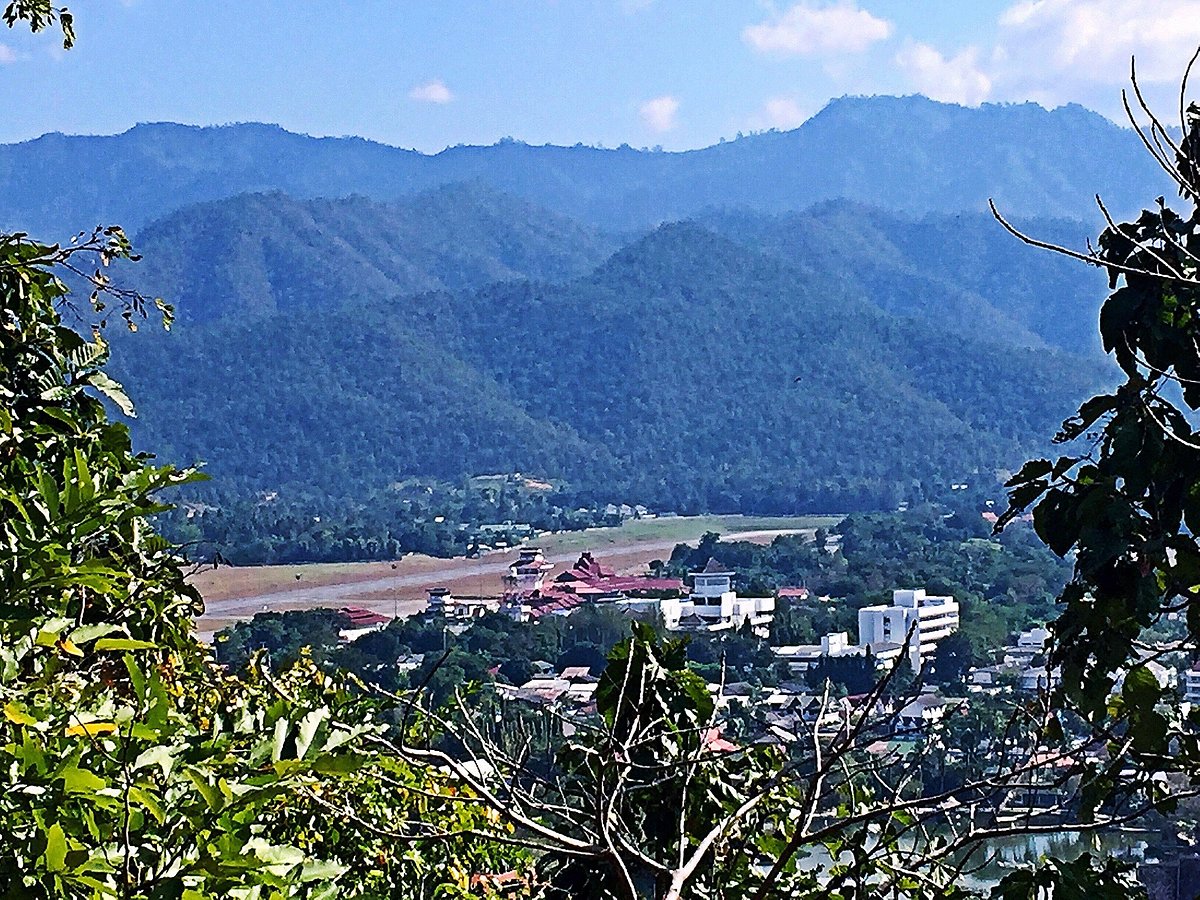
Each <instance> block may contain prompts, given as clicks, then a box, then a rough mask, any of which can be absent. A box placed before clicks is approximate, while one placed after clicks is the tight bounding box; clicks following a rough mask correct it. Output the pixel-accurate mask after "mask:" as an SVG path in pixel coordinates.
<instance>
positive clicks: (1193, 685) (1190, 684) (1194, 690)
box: [1179, 663, 1200, 706]
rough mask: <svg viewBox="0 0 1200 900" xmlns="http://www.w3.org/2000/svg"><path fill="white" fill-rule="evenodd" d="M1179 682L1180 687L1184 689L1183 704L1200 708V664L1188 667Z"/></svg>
mask: <svg viewBox="0 0 1200 900" xmlns="http://www.w3.org/2000/svg"><path fill="white" fill-rule="evenodd" d="M1179 680H1180V682H1181V683H1180V685H1179V686H1180V687H1181V688H1182V689H1183V702H1184V703H1190V704H1192V706H1200V663H1195V664H1194V665H1191V666H1188V668H1187V670H1186V671H1184V673H1183V677H1182V678H1180V679H1179Z"/></svg>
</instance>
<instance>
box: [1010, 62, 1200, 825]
mask: <svg viewBox="0 0 1200 900" xmlns="http://www.w3.org/2000/svg"><path fill="white" fill-rule="evenodd" d="M1198 55H1200V52H1198ZM1195 62H1196V58H1195V57H1193V60H1192V63H1191V64H1189V66H1188V69H1187V72H1186V73H1185V75H1184V78H1183V83H1182V85H1181V90H1180V106H1179V118H1180V122H1179V126H1180V129H1181V131H1180V132H1179V138H1178V139H1177V138H1176V137H1175V136H1174V135H1173V134H1172V130H1171V129H1170V128H1169V127H1167V126H1166V125H1165V124H1164V123H1163V122H1162V121H1161V120H1160V119H1159V118H1158V117H1157V116H1156V115H1155V114H1154V113H1153V112H1152V111H1151V109H1150V108H1149V107H1148V106H1147V104H1146V103H1145V101H1144V99H1143V97H1142V94H1141V91H1140V89H1139V88H1138V84H1137V78H1136V70H1135V71H1134V74H1133V79H1132V81H1133V90H1132V97H1130V96H1128V95H1126V96H1125V105H1126V109H1127V111H1128V112H1129V116H1130V120H1131V122H1133V124H1134V125H1135V126H1136V127H1137V131H1136V134H1137V135H1138V136H1139V137H1140V138H1141V140H1142V142H1143V144H1144V145H1145V148H1146V150H1147V151H1148V152H1149V153H1150V154H1151V156H1153V158H1154V159H1155V161H1156V162H1157V163H1158V164H1159V166H1160V167H1161V168H1162V169H1163V170H1164V172H1165V173H1166V174H1167V175H1168V176H1169V177H1170V178H1171V179H1172V180H1173V181H1174V183H1175V185H1176V186H1177V188H1178V191H1179V196H1180V198H1181V199H1182V200H1183V201H1184V203H1185V205H1186V207H1187V208H1186V209H1185V211H1183V212H1177V211H1175V210H1174V209H1172V208H1170V207H1169V206H1168V205H1167V204H1166V201H1165V199H1164V198H1163V197H1159V198H1158V199H1157V200H1156V201H1155V202H1154V205H1153V208H1151V209H1147V210H1145V211H1143V212H1142V213H1141V215H1140V216H1138V217H1137V219H1135V220H1134V221H1132V222H1125V223H1120V224H1118V223H1117V222H1115V221H1114V220H1113V219H1112V217H1111V216H1110V215H1109V214H1108V211H1107V209H1106V207H1105V205H1104V203H1103V201H1102V200H1101V199H1100V198H1099V197H1097V203H1098V205H1099V208H1100V211H1101V213H1102V214H1103V215H1104V216H1105V219H1106V221H1107V223H1108V227H1107V228H1106V229H1105V230H1104V232H1103V233H1102V234H1101V235H1100V238H1099V240H1098V242H1097V244H1096V246H1095V247H1094V248H1089V250H1088V252H1078V251H1075V250H1071V249H1069V248H1066V247H1059V246H1056V245H1052V244H1046V243H1044V242H1041V241H1038V240H1036V239H1034V238H1031V237H1028V236H1026V235H1024V234H1023V233H1021V232H1019V231H1018V230H1017V229H1015V228H1014V227H1013V226H1012V225H1010V224H1008V223H1007V222H1005V220H1004V219H1003V218H1000V215H999V213H996V215H997V217H998V218H1000V221H1001V222H1002V223H1004V224H1005V225H1006V227H1008V229H1009V230H1010V231H1011V232H1013V233H1014V234H1016V235H1017V236H1018V237H1020V238H1021V239H1022V240H1025V241H1026V242H1027V243H1030V244H1033V245H1035V246H1039V247H1044V248H1048V249H1051V250H1054V251H1056V252H1059V253H1062V254H1066V255H1068V256H1071V257H1073V258H1075V259H1078V260H1081V261H1083V262H1086V263H1088V264H1090V265H1094V266H1098V267H1100V268H1102V269H1104V271H1105V272H1106V273H1107V275H1108V280H1109V288H1110V290H1111V293H1110V295H1109V296H1108V298H1107V299H1106V300H1105V302H1104V305H1103V307H1102V308H1101V311H1100V333H1101V336H1102V338H1103V343H1104V348H1105V350H1106V351H1107V352H1108V353H1109V354H1111V355H1112V356H1113V358H1114V360H1115V361H1116V363H1117V365H1118V367H1119V369H1120V373H1121V376H1122V378H1123V382H1122V383H1121V384H1120V385H1119V386H1118V387H1117V388H1116V389H1115V390H1113V391H1111V392H1109V393H1106V394H1101V395H1099V396H1096V397H1093V398H1091V399H1090V400H1088V401H1086V402H1085V403H1083V404H1082V406H1080V408H1079V411H1078V412H1077V413H1076V414H1075V415H1074V416H1072V417H1071V418H1069V419H1067V420H1066V421H1065V422H1064V423H1063V426H1062V429H1061V430H1060V431H1059V433H1058V434H1057V435H1056V436H1055V442H1056V443H1058V444H1060V445H1062V446H1064V447H1065V448H1067V450H1068V453H1067V455H1063V456H1060V457H1059V458H1057V459H1055V460H1050V459H1037V460H1032V461H1030V462H1028V463H1027V464H1026V465H1025V466H1024V467H1023V468H1022V469H1021V471H1020V472H1019V473H1017V475H1016V476H1015V477H1014V478H1013V479H1012V480H1011V481H1010V482H1009V485H1008V486H1009V488H1010V490H1011V495H1010V505H1009V508H1008V510H1007V511H1006V512H1005V514H1004V515H1003V516H1002V517H1001V519H1000V521H999V522H998V523H997V528H998V529H999V528H1002V527H1004V526H1005V525H1006V524H1007V523H1008V522H1010V521H1012V520H1013V518H1015V517H1016V516H1017V515H1018V514H1020V513H1021V512H1023V511H1024V510H1026V509H1027V508H1029V507H1030V506H1032V507H1033V521H1034V527H1035V528H1036V530H1037V534H1038V536H1039V537H1040V538H1041V539H1042V540H1043V541H1044V542H1045V543H1046V544H1047V545H1048V546H1049V547H1050V548H1051V549H1052V550H1053V551H1054V552H1055V553H1057V554H1059V555H1060V556H1067V555H1068V554H1073V555H1074V561H1075V562H1074V572H1073V577H1072V579H1071V582H1070V583H1069V584H1068V585H1067V587H1066V588H1065V590H1064V591H1063V592H1062V594H1061V596H1060V597H1059V599H1058V602H1059V614H1058V617H1057V619H1056V620H1055V621H1054V622H1053V623H1052V632H1053V645H1052V649H1051V653H1050V664H1051V665H1052V666H1055V667H1058V668H1059V669H1060V670H1061V673H1062V685H1063V687H1062V695H1063V698H1064V700H1065V701H1066V702H1068V703H1069V704H1070V705H1071V706H1073V707H1074V708H1076V709H1078V710H1079V711H1080V712H1081V713H1082V715H1083V716H1084V717H1085V718H1086V719H1087V720H1088V721H1090V722H1092V723H1093V724H1095V725H1096V726H1097V727H1101V728H1104V729H1106V730H1107V731H1108V732H1109V733H1112V732H1113V731H1114V730H1115V731H1116V733H1120V734H1121V735H1122V738H1121V740H1120V741H1119V742H1117V743H1116V744H1114V746H1113V752H1114V753H1115V754H1116V759H1117V760H1118V762H1114V764H1113V768H1112V770H1111V771H1109V772H1106V773H1104V775H1103V778H1102V780H1101V782H1100V784H1099V785H1098V789H1097V790H1096V791H1094V792H1093V796H1092V803H1091V804H1090V808H1089V809H1085V815H1086V814H1090V813H1091V812H1093V811H1094V809H1095V807H1096V805H1097V804H1099V803H1101V802H1102V801H1105V800H1107V798H1109V797H1110V796H1111V795H1112V794H1113V793H1114V792H1118V793H1119V792H1126V793H1128V792H1129V791H1131V790H1136V789H1143V790H1146V791H1148V792H1149V793H1150V795H1151V796H1155V797H1158V798H1160V799H1161V801H1162V803H1163V804H1164V808H1166V807H1167V806H1169V804H1170V803H1171V800H1170V798H1169V796H1168V795H1169V791H1168V789H1167V781H1166V779H1165V778H1164V777H1163V773H1171V772H1182V773H1186V774H1190V775H1194V774H1196V773H1200V737H1198V736H1197V734H1196V732H1195V729H1194V727H1192V726H1191V725H1189V724H1188V723H1186V722H1185V721H1183V720H1182V719H1181V717H1180V715H1179V712H1178V708H1177V706H1176V704H1174V703H1172V702H1170V695H1169V692H1168V691H1166V690H1164V689H1163V688H1162V687H1161V686H1160V685H1159V683H1158V681H1157V680H1156V679H1155V677H1154V676H1153V674H1152V673H1151V671H1150V670H1149V668H1148V664H1149V663H1151V662H1153V661H1154V660H1156V659H1161V658H1162V657H1163V656H1165V655H1167V654H1169V653H1172V652H1179V651H1183V652H1186V653H1189V654H1192V655H1194V654H1195V653H1196V647H1197V639H1198V638H1200V543H1198V541H1197V537H1196V535H1197V534H1198V533H1200V434H1198V433H1197V431H1196V429H1195V427H1194V425H1193V423H1194V422H1195V416H1194V414H1195V413H1196V411H1197V410H1200V315H1198V314H1200V265H1198V263H1200V233H1198V232H1200V108H1198V107H1197V106H1196V105H1195V104H1191V105H1189V106H1187V107H1186V109H1185V107H1184V101H1185V100H1186V97H1187V94H1188V77H1189V75H1190V73H1191V70H1192V67H1193V65H1194V64H1195ZM1135 107H1136V108H1137V109H1138V110H1140V114H1141V115H1143V116H1145V117H1146V121H1145V122H1144V123H1143V122H1142V121H1141V120H1139V118H1138V115H1135V112H1134V108H1135ZM993 209H994V208H993ZM1173 617H1177V618H1181V619H1183V620H1184V621H1185V623H1186V632H1187V637H1186V639H1185V640H1183V641H1168V642H1165V643H1159V642H1156V643H1153V644H1151V643H1149V642H1148V641H1147V640H1145V637H1146V636H1147V634H1148V633H1149V632H1150V631H1151V629H1155V628H1157V627H1158V626H1160V625H1161V624H1163V623H1165V622H1166V621H1167V620H1168V619H1169V618H1173ZM1118 683H1120V684H1121V687H1120V689H1119V690H1117V687H1118ZM1122 763H1124V764H1130V766H1129V768H1130V770H1131V771H1136V772H1137V773H1138V774H1137V776H1136V777H1135V779H1134V780H1135V782H1136V785H1137V786H1136V787H1135V786H1133V785H1129V784H1127V783H1125V780H1124V779H1121V778H1118V777H1116V770H1117V768H1119V767H1120V765H1121V764H1122Z"/></svg>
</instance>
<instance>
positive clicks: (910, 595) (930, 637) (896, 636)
mask: <svg viewBox="0 0 1200 900" xmlns="http://www.w3.org/2000/svg"><path fill="white" fill-rule="evenodd" d="M955 631H958V601H957V600H955V599H954V598H953V597H933V596H930V595H928V594H926V593H925V591H924V589H920V588H918V589H916V590H898V591H892V605H891V606H864V607H863V608H862V609H860V610H859V611H858V643H859V645H860V646H867V645H870V644H903V643H904V642H905V641H906V640H909V634H910V633H911V635H912V637H911V641H910V643H909V648H908V655H909V656H908V658H909V662H910V663H911V664H912V667H913V671H914V672H919V671H920V670H921V664H922V663H923V662H924V661H925V660H927V659H929V657H930V656H932V655H933V652H934V650H936V649H937V645H938V642H939V641H940V640H942V639H943V638H945V637H947V636H948V635H950V634H953V633H954V632H955Z"/></svg>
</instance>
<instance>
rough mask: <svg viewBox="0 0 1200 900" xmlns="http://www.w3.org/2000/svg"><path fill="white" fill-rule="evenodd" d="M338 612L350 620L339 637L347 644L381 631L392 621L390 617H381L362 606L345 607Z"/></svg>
mask: <svg viewBox="0 0 1200 900" xmlns="http://www.w3.org/2000/svg"><path fill="white" fill-rule="evenodd" d="M338 611H339V612H340V613H341V614H342V615H343V616H345V617H346V619H347V620H348V621H347V623H346V627H345V628H343V629H341V630H340V631H339V632H338V637H340V638H341V639H342V640H343V641H346V642H347V643H349V642H350V641H355V640H358V639H359V638H360V637H362V636H363V635H364V634H369V633H370V632H372V631H379V630H380V629H381V628H384V627H386V626H387V624H388V623H389V622H391V621H392V619H391V617H390V616H384V615H380V614H379V613H377V612H372V611H371V610H369V609H364V608H363V607H361V606H343V607H342V608H341V609H340V610H338Z"/></svg>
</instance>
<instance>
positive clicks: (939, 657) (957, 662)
mask: <svg viewBox="0 0 1200 900" xmlns="http://www.w3.org/2000/svg"><path fill="white" fill-rule="evenodd" d="M932 662H933V678H934V680H935V681H937V683H938V684H961V683H962V682H963V681H965V680H966V677H967V674H968V673H969V672H970V671H971V669H972V668H973V667H974V666H976V665H977V664H978V662H979V660H978V658H977V656H976V654H975V648H974V646H973V645H972V644H971V639H970V638H969V637H967V636H966V635H965V634H963V633H962V632H961V631H956V632H954V633H953V634H951V635H949V636H947V637H944V638H942V640H941V641H939V642H938V645H937V649H935V650H934V652H933V661H932Z"/></svg>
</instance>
